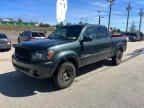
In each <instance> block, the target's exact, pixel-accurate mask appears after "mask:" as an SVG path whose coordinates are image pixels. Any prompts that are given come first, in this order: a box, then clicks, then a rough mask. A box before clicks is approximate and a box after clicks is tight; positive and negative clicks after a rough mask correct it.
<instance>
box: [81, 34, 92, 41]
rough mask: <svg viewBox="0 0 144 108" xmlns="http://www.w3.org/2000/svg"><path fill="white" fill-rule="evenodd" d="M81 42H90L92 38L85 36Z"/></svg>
mask: <svg viewBox="0 0 144 108" xmlns="http://www.w3.org/2000/svg"><path fill="white" fill-rule="evenodd" d="M82 41H83V42H90V41H92V36H90V35H85V36H83V39H82Z"/></svg>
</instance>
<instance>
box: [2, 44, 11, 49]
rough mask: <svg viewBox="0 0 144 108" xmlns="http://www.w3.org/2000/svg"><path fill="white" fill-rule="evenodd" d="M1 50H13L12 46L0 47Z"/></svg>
mask: <svg viewBox="0 0 144 108" xmlns="http://www.w3.org/2000/svg"><path fill="white" fill-rule="evenodd" d="M0 49H1V50H5V49H11V45H0Z"/></svg>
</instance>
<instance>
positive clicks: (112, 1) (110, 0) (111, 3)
mask: <svg viewBox="0 0 144 108" xmlns="http://www.w3.org/2000/svg"><path fill="white" fill-rule="evenodd" d="M114 1H115V0H107V2H109V3H110V9H109V21H108V30H109V29H110V23H111V11H112V5H113V3H114Z"/></svg>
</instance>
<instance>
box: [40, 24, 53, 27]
mask: <svg viewBox="0 0 144 108" xmlns="http://www.w3.org/2000/svg"><path fill="white" fill-rule="evenodd" d="M39 27H50V24H44V23H40V24H39Z"/></svg>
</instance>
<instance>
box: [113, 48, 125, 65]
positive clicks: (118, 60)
mask: <svg viewBox="0 0 144 108" xmlns="http://www.w3.org/2000/svg"><path fill="white" fill-rule="evenodd" d="M122 57H123V52H122V51H121V50H118V51H117V53H116V55H115V56H114V57H112V63H113V65H119V64H120V63H121V61H122Z"/></svg>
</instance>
